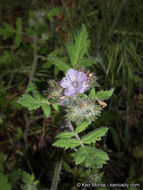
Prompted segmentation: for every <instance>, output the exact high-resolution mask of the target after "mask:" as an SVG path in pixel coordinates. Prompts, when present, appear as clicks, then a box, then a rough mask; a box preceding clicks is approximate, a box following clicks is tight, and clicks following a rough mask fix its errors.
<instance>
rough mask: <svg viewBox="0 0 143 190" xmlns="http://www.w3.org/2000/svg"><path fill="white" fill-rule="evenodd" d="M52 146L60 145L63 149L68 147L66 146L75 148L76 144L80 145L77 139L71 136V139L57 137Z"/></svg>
mask: <svg viewBox="0 0 143 190" xmlns="http://www.w3.org/2000/svg"><path fill="white" fill-rule="evenodd" d="M53 145H54V146H56V147H60V148H65V149H68V148H71V149H72V148H75V147H77V146H79V145H80V143H79V141H78V140H76V139H74V138H71V139H67V138H66V139H58V140H57V141H56V142H55V143H54V144H53Z"/></svg>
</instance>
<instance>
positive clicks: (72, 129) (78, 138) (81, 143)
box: [67, 122, 84, 148]
mask: <svg viewBox="0 0 143 190" xmlns="http://www.w3.org/2000/svg"><path fill="white" fill-rule="evenodd" d="M67 124H68V127H69V128H70V130H71V131H72V132H73V134H74V136H75V137H76V139H77V140H78V141H79V143H80V145H81V146H82V147H83V148H84V144H83V142H82V141H81V139H80V137H79V135H78V134H77V133H76V132H75V131H74V128H73V126H72V124H71V123H70V122H68V123H67Z"/></svg>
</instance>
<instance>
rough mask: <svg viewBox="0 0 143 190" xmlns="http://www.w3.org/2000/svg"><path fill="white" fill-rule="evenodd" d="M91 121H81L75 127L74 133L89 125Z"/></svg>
mask: <svg viewBox="0 0 143 190" xmlns="http://www.w3.org/2000/svg"><path fill="white" fill-rule="evenodd" d="M90 123H91V122H89V121H84V122H83V123H81V124H80V125H79V126H78V127H77V128H76V129H75V132H76V133H81V132H82V131H84V130H85V129H86V128H87V127H88V126H89V125H90Z"/></svg>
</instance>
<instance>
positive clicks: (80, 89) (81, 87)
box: [77, 82, 87, 93]
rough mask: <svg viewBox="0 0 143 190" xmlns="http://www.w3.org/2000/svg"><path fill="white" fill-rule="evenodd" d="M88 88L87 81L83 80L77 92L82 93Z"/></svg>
mask: <svg viewBox="0 0 143 190" xmlns="http://www.w3.org/2000/svg"><path fill="white" fill-rule="evenodd" d="M86 88H87V84H86V82H81V84H80V85H79V86H78V90H77V92H78V93H82V92H84V90H85V89H86Z"/></svg>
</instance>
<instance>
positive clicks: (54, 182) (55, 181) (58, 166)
mask: <svg viewBox="0 0 143 190" xmlns="http://www.w3.org/2000/svg"><path fill="white" fill-rule="evenodd" d="M61 166H62V156H61V157H60V159H59V160H57V162H56V165H55V170H54V176H53V180H52V185H51V187H50V190H56V189H57V186H58V182H59V179H60V171H61Z"/></svg>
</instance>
